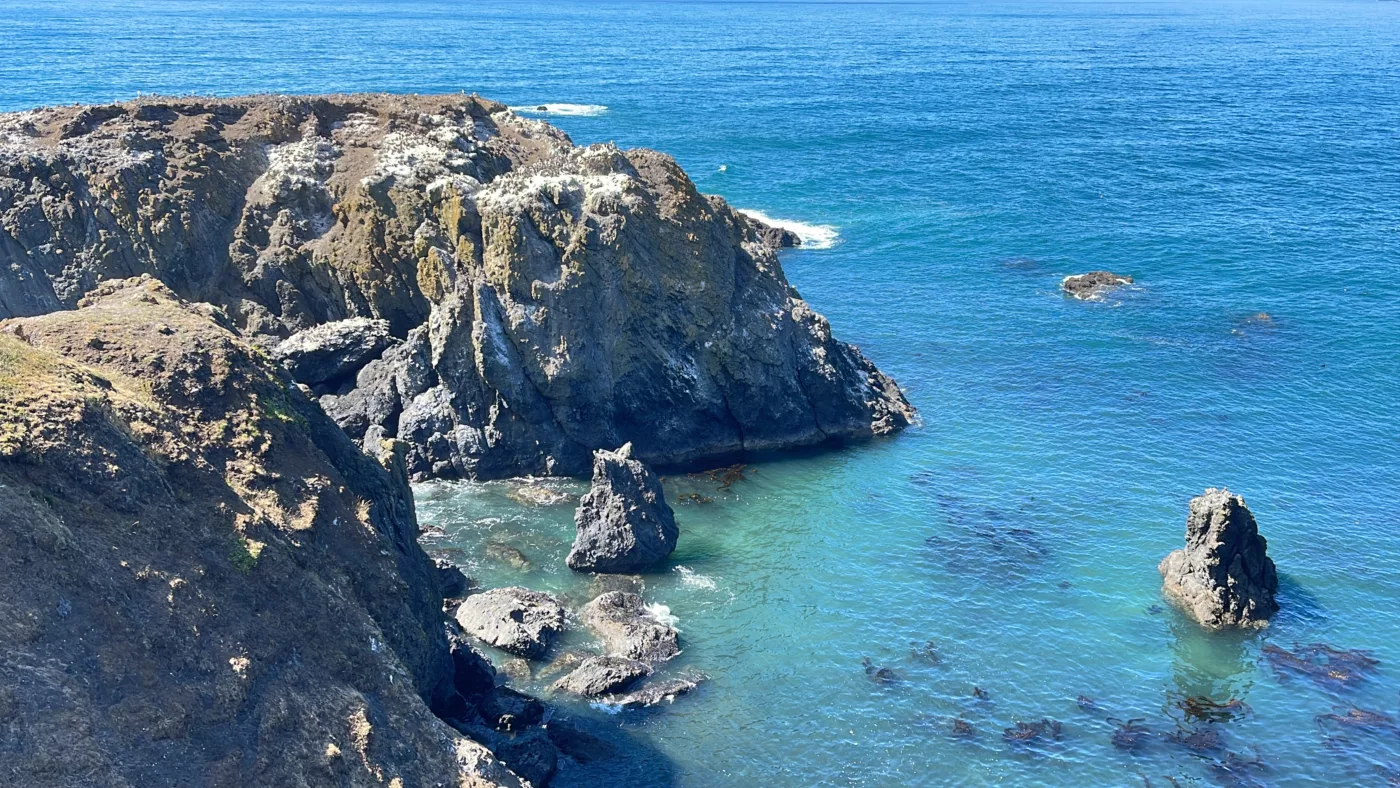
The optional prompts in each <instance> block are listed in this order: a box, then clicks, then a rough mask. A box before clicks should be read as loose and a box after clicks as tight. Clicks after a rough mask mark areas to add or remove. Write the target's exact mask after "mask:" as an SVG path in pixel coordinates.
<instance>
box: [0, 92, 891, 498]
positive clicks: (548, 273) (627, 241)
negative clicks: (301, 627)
mask: <svg viewBox="0 0 1400 788" xmlns="http://www.w3.org/2000/svg"><path fill="white" fill-rule="evenodd" d="M765 233H766V231H763V230H762V229H761V228H759V227H758V226H757V225H756V224H755V223H754V222H753V221H750V220H748V219H746V218H745V217H742V216H741V215H739V214H738V213H736V212H735V211H734V210H732V209H731V208H730V207H729V206H728V205H727V204H726V203H725V202H724V201H723V200H722V199H719V198H717V197H707V196H704V195H701V194H700V193H699V192H698V191H696V189H695V186H694V184H693V183H691V181H690V179H689V178H687V177H686V175H685V173H684V172H683V171H681V169H680V167H678V166H677V165H676V163H675V162H674V161H673V160H671V159H670V158H669V157H667V156H664V155H662V154H659V153H656V152H653V151H648V150H633V151H625V152H624V151H621V150H618V149H617V148H615V147H613V146H611V145H594V146H589V147H586V148H579V147H575V146H574V145H573V143H572V142H571V141H570V140H569V139H568V137H567V136H565V135H564V134H563V133H562V132H559V131H558V130H556V129H553V128H551V127H550V126H548V125H547V124H545V123H542V122H540V121H536V120H530V119H526V118H521V117H518V116H516V115H515V114H513V113H511V112H510V111H509V110H507V108H506V107H504V106H502V105H500V104H496V103H494V102H491V101H486V100H484V99H480V98H477V97H474V96H464V95H457V96H437V97H425V96H388V95H355V96H319V97H286V96H257V97H247V98H231V99H203V98H187V99H158V98H152V99H141V100H138V101H134V102H127V103H123V104H114V105H109V106H105V107H55V108H48V109H40V110H33V111H29V112H22V113H11V114H7V115H0V317H6V316H11V315H31V314H38V313H42V312H48V311H53V310H56V309H61V308H66V307H72V306H73V305H75V304H76V303H77V301H78V299H79V298H81V297H82V295H83V294H84V293H86V292H87V291H89V290H90V289H92V287H93V286H94V285H95V284H96V282H97V281H99V280H100V279H102V278H107V277H112V276H133V275H137V274H142V273H149V274H151V275H153V276H155V277H157V278H159V279H160V280H162V281H163V282H165V283H166V284H167V285H169V286H170V287H171V288H172V289H173V290H175V291H176V292H177V293H178V294H179V295H181V296H183V297H186V298H189V299H192V300H200V301H208V302H211V303H213V304H215V305H216V306H218V307H220V308H222V309H223V310H224V311H225V312H226V313H227V315H228V316H229V319H230V320H231V321H232V323H233V324H235V325H236V326H238V327H239V329H240V330H242V331H243V332H244V333H245V334H246V335H247V336H248V337H250V338H252V339H255V340H256V341H257V342H258V343H259V344H262V345H265V346H271V345H273V344H275V343H276V341H277V340H279V339H281V338H285V337H287V336H288V335H291V334H294V333H296V332H299V331H302V330H305V329H308V328H311V327H313V326H317V325H320V324H324V323H328V322H332V321H341V320H346V319H349V318H371V319H378V320H384V321H387V323H388V326H389V331H390V333H391V334H392V335H393V336H394V337H398V338H401V339H404V342H403V343H402V344H401V345H399V346H396V347H393V348H390V349H388V350H387V351H384V355H383V356H382V357H381V358H378V359H375V360H373V361H369V362H368V363H367V364H365V366H364V367H363V368H361V369H360V370H359V371H358V373H355V377H354V379H353V380H349V379H348V378H349V376H350V374H351V371H350V370H346V371H344V372H343V373H342V375H343V376H344V377H345V378H346V380H344V381H340V380H337V381H336V382H337V384H338V385H336V386H335V388H336V390H335V391H320V390H318V391H317V392H316V393H318V394H326V395H327V396H326V397H323V398H322V404H323V406H324V407H325V409H326V411H327V412H328V413H330V414H332V416H333V417H334V418H335V420H336V422H337V423H338V424H340V425H341V426H342V427H343V428H344V429H345V430H346V431H347V432H349V433H350V434H351V435H352V437H354V438H356V439H367V438H368V439H372V440H373V441H378V440H379V439H380V438H383V437H398V438H400V439H403V440H404V441H407V442H408V443H409V444H410V451H409V453H408V456H407V461H408V468H409V471H410V472H411V473H412V474H413V475H414V476H415V477H417V478H424V477H429V476H462V477H476V478H498V477H507V476H520V475H526V474H532V475H537V476H544V475H571V476H581V475H584V474H586V473H587V472H588V470H589V467H590V464H591V459H592V453H593V451H594V450H595V449H600V448H607V447H613V446H619V445H622V444H623V443H626V442H629V441H631V442H632V443H633V445H634V447H635V450H636V454H637V458H638V459H640V460H642V461H644V462H648V463H665V464H680V463H691V462H703V461H707V460H712V459H719V458H723V457H727V456H731V455H734V454H737V453H742V452H745V451H751V450H765V449H774V448H784V447H795V446H807V445H816V444H823V443H827V442H833V441H844V440H856V439H862V438H868V437H871V436H874V435H885V434H889V433H892V432H894V431H896V430H899V429H901V428H902V427H904V426H905V425H907V424H909V423H910V421H911V419H913V418H914V410H913V408H912V407H910V405H909V404H908V402H906V401H905V399H904V397H903V395H902V394H901V393H900V391H899V389H898V387H897V386H896V385H895V384H894V382H893V381H892V380H890V379H889V378H888V377H887V376H885V375H884V374H882V373H881V372H880V371H879V370H878V369H876V368H875V366H874V365H873V364H871V363H870V362H869V361H867V360H866V359H865V358H864V357H863V356H862V355H861V354H860V353H859V352H858V351H857V350H856V349H855V348H854V347H851V346H850V345H846V344H844V343H842V342H839V341H837V340H836V339H834V338H833V336H832V333H831V328H830V326H829V325H828V324H827V322H826V320H825V319H823V318H822V317H821V316H820V315H818V314H816V313H815V312H813V311H812V309H811V308H810V307H809V306H808V305H807V304H806V303H805V302H804V301H802V299H801V298H800V297H799V296H798V294H797V292H796V291H795V290H794V289H793V288H792V287H791V286H790V285H789V284H788V282H787V280H786V278H785V277H784V276H783V272H782V268H781V267H780V265H779V264H778V260H777V257H776V256H775V254H774V252H773V250H772V248H771V245H772V244H773V242H774V241H773V238H768V239H767V240H765V235H764V234H765ZM778 243H779V244H781V243H782V239H781V238H779V239H778ZM351 366H353V365H351ZM318 376H319V375H318ZM342 383H343V385H340V384H342ZM352 384H353V385H352ZM369 442H370V441H369V440H366V443H369ZM370 448H373V447H372V446H371V447H370Z"/></svg>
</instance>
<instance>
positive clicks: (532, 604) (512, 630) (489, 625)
mask: <svg viewBox="0 0 1400 788" xmlns="http://www.w3.org/2000/svg"><path fill="white" fill-rule="evenodd" d="M456 619H457V623H458V624H460V625H461V626H462V629H463V630H465V631H466V632H467V634H469V635H471V636H472V637H475V638H477V639H479V640H481V641H483V642H485V643H489V644H490V645H492V646H495V647H496V648H498V649H501V650H502V651H507V652H510V653H511V654H515V655H517V656H521V657H526V658H528V659H538V658H540V657H542V656H544V653H545V651H546V650H547V649H548V648H549V644H550V642H551V641H552V640H553V638H554V636H555V635H557V634H558V633H560V632H562V631H563V630H564V608H563V607H562V606H561V605H560V604H559V603H558V602H557V601H555V599H554V597H552V596H550V595H549V594H545V593H541V592H539V591H531V590H529V589H528V588H520V587H510V588H493V589H491V590H490V591H484V592H482V593H480V594H473V595H472V596H469V597H467V598H466V600H465V601H463V602H462V604H461V605H460V606H458V608H457V615H456Z"/></svg>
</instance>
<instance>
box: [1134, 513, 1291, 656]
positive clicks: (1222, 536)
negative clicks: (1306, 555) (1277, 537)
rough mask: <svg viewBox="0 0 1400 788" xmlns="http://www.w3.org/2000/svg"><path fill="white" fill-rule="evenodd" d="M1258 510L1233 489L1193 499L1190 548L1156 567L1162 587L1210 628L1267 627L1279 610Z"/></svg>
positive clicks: (1188, 526)
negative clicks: (1256, 514) (1256, 517)
mask: <svg viewBox="0 0 1400 788" xmlns="http://www.w3.org/2000/svg"><path fill="white" fill-rule="evenodd" d="M1267 550H1268V542H1266V541H1265V539H1264V537H1262V536H1260V535H1259V527H1258V526H1257V525H1256V524H1255V522H1254V515H1253V514H1251V513H1250V511H1249V507H1247V506H1245V503H1244V499H1243V498H1241V497H1240V496H1238V495H1232V494H1231V493H1230V491H1229V490H1224V489H1220V490H1217V489H1214V488H1211V489H1208V490H1206V491H1205V493H1204V494H1202V495H1199V496H1197V497H1195V498H1192V499H1191V511H1190V514H1188V515H1187V517H1186V548H1185V549H1183V550H1176V551H1174V552H1173V553H1172V554H1171V555H1168V556H1167V557H1166V559H1165V560H1163V561H1162V563H1161V565H1160V566H1158V570H1159V571H1160V572H1161V573H1162V590H1163V591H1164V592H1165V593H1166V595H1167V596H1168V597H1169V598H1170V599H1171V600H1172V601H1174V602H1176V603H1177V604H1179V605H1180V606H1181V607H1182V608H1183V609H1184V610H1186V612H1188V613H1190V614H1191V615H1192V616H1193V617H1194V618H1195V619H1196V620H1197V621H1199V622H1200V623H1201V625H1202V626H1204V627H1207V628H1208V629H1225V628H1230V627H1244V628H1249V627H1263V626H1267V625H1268V619H1269V616H1271V615H1273V614H1274V613H1276V612H1278V603H1277V602H1275V601H1274V594H1276V593H1278V572H1277V571H1276V570H1275V569H1274V562H1273V560H1272V559H1270V558H1269V556H1268V554H1267Z"/></svg>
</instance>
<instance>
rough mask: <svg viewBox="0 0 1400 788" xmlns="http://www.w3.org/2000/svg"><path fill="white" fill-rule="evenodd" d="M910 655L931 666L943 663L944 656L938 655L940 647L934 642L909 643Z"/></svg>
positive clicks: (914, 641) (915, 641)
mask: <svg viewBox="0 0 1400 788" xmlns="http://www.w3.org/2000/svg"><path fill="white" fill-rule="evenodd" d="M909 646H910V654H911V655H912V656H913V657H914V659H917V660H919V661H920V662H924V663H927V664H929V665H937V664H940V663H941V662H943V655H942V654H939V653H938V646H937V645H935V644H934V642H933V641H932V640H930V641H927V642H925V643H920V642H919V641H917V640H911V641H909Z"/></svg>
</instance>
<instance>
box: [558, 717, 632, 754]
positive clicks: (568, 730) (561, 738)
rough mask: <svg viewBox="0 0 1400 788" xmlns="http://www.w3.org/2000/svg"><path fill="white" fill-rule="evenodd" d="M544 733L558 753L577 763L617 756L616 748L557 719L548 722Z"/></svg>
mask: <svg viewBox="0 0 1400 788" xmlns="http://www.w3.org/2000/svg"><path fill="white" fill-rule="evenodd" d="M545 732H546V733H547V734H548V735H549V740H550V741H551V742H554V746H555V747H557V748H559V752H561V753H563V754H565V755H567V756H569V757H570V758H573V759H574V760H575V761H578V762H579V763H592V762H593V761H595V760H601V759H606V758H613V757H616V756H617V754H618V753H617V748H616V747H614V746H612V745H611V744H609V743H608V742H606V741H604V740H602V739H600V738H598V737H597V736H594V735H593V734H591V733H589V732H587V731H585V730H583V729H581V728H579V727H578V726H576V725H573V724H570V723H568V722H564V721H561V720H558V719H554V720H550V723H549V725H547V726H545Z"/></svg>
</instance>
